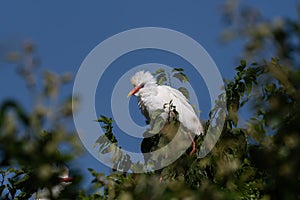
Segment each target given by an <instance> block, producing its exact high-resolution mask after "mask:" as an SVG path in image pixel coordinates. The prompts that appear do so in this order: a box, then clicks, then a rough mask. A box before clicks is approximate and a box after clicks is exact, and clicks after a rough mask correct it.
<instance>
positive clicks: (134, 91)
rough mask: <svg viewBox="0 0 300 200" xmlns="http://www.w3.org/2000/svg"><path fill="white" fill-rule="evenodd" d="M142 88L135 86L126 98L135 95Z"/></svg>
mask: <svg viewBox="0 0 300 200" xmlns="http://www.w3.org/2000/svg"><path fill="white" fill-rule="evenodd" d="M141 88H142V87H141V86H139V85H138V86H135V87H134V88H133V89H132V90H131V91H130V92H129V93H128V95H127V97H130V96H132V95H134V94H135V93H137V92H138V91H139V90H140V89H141Z"/></svg>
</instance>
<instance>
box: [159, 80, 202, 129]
mask: <svg viewBox="0 0 300 200" xmlns="http://www.w3.org/2000/svg"><path fill="white" fill-rule="evenodd" d="M158 87H160V88H161V89H160V91H161V92H162V93H164V94H161V95H163V96H166V95H167V96H168V99H169V101H170V100H172V102H173V105H174V106H176V111H177V112H178V114H179V121H180V122H181V123H182V125H183V126H185V128H187V129H188V130H190V131H192V132H193V133H194V134H196V135H201V134H202V133H203V127H202V124H201V122H200V120H199V118H198V116H197V114H196V112H195V110H194V108H193V107H192V106H191V104H190V102H189V100H188V99H187V98H186V97H185V96H184V95H183V94H182V93H181V92H180V91H179V90H177V89H174V88H172V87H169V86H164V85H162V86H158ZM165 99H167V98H165ZM163 103H169V102H163Z"/></svg>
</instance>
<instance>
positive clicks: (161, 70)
mask: <svg viewBox="0 0 300 200" xmlns="http://www.w3.org/2000/svg"><path fill="white" fill-rule="evenodd" d="M161 73H165V70H164V69H163V68H159V69H158V70H156V71H155V72H154V73H152V75H153V76H156V75H157V74H161Z"/></svg>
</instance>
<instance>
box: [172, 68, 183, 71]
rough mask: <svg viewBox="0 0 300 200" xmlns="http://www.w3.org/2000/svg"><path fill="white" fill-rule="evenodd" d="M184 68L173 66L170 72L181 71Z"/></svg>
mask: <svg viewBox="0 0 300 200" xmlns="http://www.w3.org/2000/svg"><path fill="white" fill-rule="evenodd" d="M183 71H184V69H183V68H174V69H172V72H183Z"/></svg>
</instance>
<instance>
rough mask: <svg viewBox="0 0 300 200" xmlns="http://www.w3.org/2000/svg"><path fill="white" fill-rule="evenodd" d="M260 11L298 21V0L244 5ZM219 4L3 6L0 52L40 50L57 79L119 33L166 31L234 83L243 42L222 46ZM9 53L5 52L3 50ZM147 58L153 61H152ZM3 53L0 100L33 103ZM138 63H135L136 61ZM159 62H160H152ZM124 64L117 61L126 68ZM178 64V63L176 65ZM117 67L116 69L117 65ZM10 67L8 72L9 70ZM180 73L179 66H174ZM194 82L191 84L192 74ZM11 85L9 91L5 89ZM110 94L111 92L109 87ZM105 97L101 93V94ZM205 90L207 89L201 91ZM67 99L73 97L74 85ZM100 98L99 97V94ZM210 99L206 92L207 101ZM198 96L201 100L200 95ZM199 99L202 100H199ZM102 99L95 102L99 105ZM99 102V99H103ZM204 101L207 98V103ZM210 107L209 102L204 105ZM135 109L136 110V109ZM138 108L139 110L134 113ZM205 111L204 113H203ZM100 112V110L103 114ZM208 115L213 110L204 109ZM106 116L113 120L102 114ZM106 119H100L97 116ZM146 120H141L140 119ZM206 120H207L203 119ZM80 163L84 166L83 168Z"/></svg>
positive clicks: (256, 0)
mask: <svg viewBox="0 0 300 200" xmlns="http://www.w3.org/2000/svg"><path fill="white" fill-rule="evenodd" d="M241 2H243V3H244V4H249V5H251V6H254V7H256V8H259V9H260V10H261V12H262V13H263V14H264V15H265V16H267V17H274V16H289V17H295V16H296V9H295V5H296V2H298V1H296V0H290V1H288V2H289V3H287V1H279V0H275V1H272V5H270V1H261V0H253V1H241ZM220 6H221V4H220V1H205V3H204V2H203V1H202V2H200V1H196V0H193V1H186V2H183V1H174V0H173V1H170V0H168V1H137V0H134V1H109V2H108V1H107V2H104V1H102V2H101V1H89V2H87V1H76V2H74V1H70V0H69V1H57V2H56V3H55V1H51V2H50V1H47V2H41V1H32V0H31V1H6V2H1V6H0V47H1V45H2V46H3V45H5V46H7V50H15V49H16V48H17V46H18V45H19V44H21V43H22V42H23V41H24V40H28V39H29V40H31V41H33V42H34V43H35V44H36V45H37V48H38V49H37V51H38V56H39V57H40V59H41V68H43V69H49V70H52V71H54V72H57V73H62V72H65V71H70V72H72V73H73V74H76V72H77V70H78V69H79V67H80V65H81V63H82V62H83V60H84V59H85V57H86V56H87V55H88V53H89V52H90V51H91V50H92V49H93V48H94V47H95V46H96V45H98V44H99V43H100V42H102V41H104V40H105V39H107V38H108V37H110V36H113V35H115V34H117V33H119V32H122V31H125V30H128V29H132V28H138V27H149V26H151V27H164V28H169V29H174V30H176V31H179V32H182V33H184V34H186V35H188V36H189V37H191V38H193V39H194V40H196V41H197V42H199V43H200V44H201V45H202V46H203V47H204V48H205V49H206V50H207V52H208V53H209V54H210V56H211V57H212V58H213V60H214V61H215V63H216V64H217V66H218V67H219V70H220V72H221V74H222V76H223V77H224V78H231V77H232V76H233V75H234V74H233V71H234V66H235V65H237V60H236V57H237V56H238V55H240V54H241V50H242V49H241V44H242V41H239V42H234V43H232V44H229V45H221V44H220V42H219V35H220V32H221V31H222V30H224V28H225V25H224V24H223V23H222V16H221V13H220ZM4 50H6V49H4ZM149 55H151V56H152V57H150V58H149ZM1 56H3V54H1V49H0V77H1V78H0V91H1V93H0V100H1V101H2V99H4V98H7V97H13V98H18V99H20V101H23V103H24V104H25V105H26V104H28V102H29V97H28V94H27V92H26V89H25V86H24V85H23V82H22V81H21V80H20V79H19V78H17V77H16V76H15V68H14V67H12V66H10V65H7V64H5V63H4V62H2V61H3V60H1V59H2V58H3V57H2V58H1ZM137 57H138V59H137V61H136V60H134V59H136V58H137ZM153 57H156V59H152V58H153ZM168 59H169V60H170V59H171V60H172V58H169V57H168V55H166V54H164V55H163V56H162V55H159V53H157V52H152V53H151V52H150V54H148V56H147V53H144V54H143V55H142V56H140V55H136V56H131V57H130V55H129V57H128V58H127V61H126V60H125V61H124V62H127V64H142V63H143V62H144V63H146V62H153V61H156V62H162V63H164V64H170V63H171V64H170V65H172V63H173V64H174V63H176V62H177V61H176V62H175V60H173V61H172V62H169V61H168ZM121 61H122V59H121V58H120V60H119V61H118V60H117V61H116V63H117V64H118V62H119V64H122V62H121ZM178 62H179V63H180V61H178ZM116 63H115V64H116ZM8 66H9V67H8ZM176 67H177V66H176ZM117 70H118V69H117V68H113V67H112V68H111V69H110V70H108V71H107V73H106V76H107V77H110V76H114V77H115V76H117V74H118V73H117ZM190 75H191V78H193V75H192V72H191V74H190ZM7 85H9V88H8V87H7ZM107 88H111V87H109V86H108V87H107ZM99 90H100V91H101V88H100V89H99ZM204 90H205V88H203V91H204ZM63 91H64V94H66V95H67V94H70V93H71V92H72V84H71V85H69V86H68V87H66V88H65V89H64V90H63ZM97 94H98V93H97ZM206 94H207V93H206V92H204V95H206ZM198 95H199V94H198ZM200 96H201V94H200ZM98 97H99V94H98V96H97V97H96V99H97V98H98ZM99 98H100V97H99ZM205 98H206V97H203V99H205ZM133 102H134V100H133ZM202 105H203V106H204V107H206V105H208V104H207V102H206V100H204V101H203V104H202ZM133 108H134V107H133ZM136 108H137V107H136ZM200 109H201V108H200ZM98 110H101V108H99V109H98ZM201 110H203V114H204V115H207V114H208V111H209V109H208V108H202V109H201ZM103 112H104V113H103V114H108V115H109V114H110V113H109V111H108V110H104V111H103ZM99 114H102V113H99ZM137 115H138V114H137ZM136 118H137V120H141V119H143V118H142V116H138V117H136ZM204 118H205V116H204ZM82 160H83V161H84V162H82ZM79 162H81V163H83V164H81V166H82V170H83V171H85V170H86V168H87V167H92V168H95V169H98V170H103V171H106V172H108V169H107V168H105V167H103V166H101V165H99V162H97V161H96V160H95V159H94V158H92V157H91V156H90V155H88V154H87V155H85V156H84V158H81V160H80V161H79Z"/></svg>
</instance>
